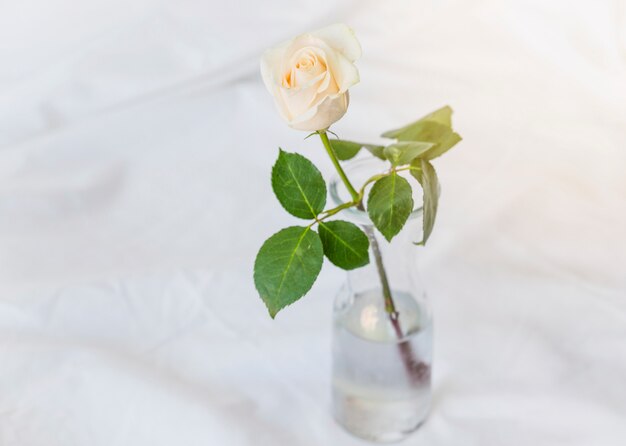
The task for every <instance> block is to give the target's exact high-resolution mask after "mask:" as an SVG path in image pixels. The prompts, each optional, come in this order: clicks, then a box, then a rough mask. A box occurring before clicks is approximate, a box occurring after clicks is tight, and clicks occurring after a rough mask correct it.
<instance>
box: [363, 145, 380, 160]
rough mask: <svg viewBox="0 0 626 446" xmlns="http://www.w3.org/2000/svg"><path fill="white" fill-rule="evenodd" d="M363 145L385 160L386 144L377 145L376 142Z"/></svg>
mask: <svg viewBox="0 0 626 446" xmlns="http://www.w3.org/2000/svg"><path fill="white" fill-rule="evenodd" d="M363 147H365V148H366V149H367V150H368V151H369V152H370V153H371V154H372V155H374V156H375V157H376V158H380V159H381V160H383V161H384V160H385V154H384V150H385V146H377V145H375V144H364V145H363Z"/></svg>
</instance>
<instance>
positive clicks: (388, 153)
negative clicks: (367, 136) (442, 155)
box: [384, 141, 434, 166]
mask: <svg viewBox="0 0 626 446" xmlns="http://www.w3.org/2000/svg"><path fill="white" fill-rule="evenodd" d="M433 146H434V144H432V143H429V142H421V141H402V142H397V143H395V144H390V145H388V146H387V147H385V151H384V154H385V158H387V159H388V160H389V161H390V162H391V164H392V165H394V166H401V165H403V164H409V163H410V162H411V161H413V159H415V158H417V157H418V156H420V155H422V154H423V153H425V152H427V151H428V150H429V149H431V148H432V147H433Z"/></svg>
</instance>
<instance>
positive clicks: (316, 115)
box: [289, 92, 350, 132]
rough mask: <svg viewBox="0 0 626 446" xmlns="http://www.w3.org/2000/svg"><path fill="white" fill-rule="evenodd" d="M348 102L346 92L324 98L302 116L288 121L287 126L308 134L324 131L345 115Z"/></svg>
mask: <svg viewBox="0 0 626 446" xmlns="http://www.w3.org/2000/svg"><path fill="white" fill-rule="evenodd" d="M349 102H350V97H349V95H348V92H346V93H342V94H338V95H335V96H326V98H325V99H324V100H323V101H322V102H321V103H320V104H318V105H317V106H315V107H311V108H310V109H309V110H307V112H306V113H304V114H303V115H301V116H298V117H297V118H295V119H293V120H291V121H289V126H290V127H291V128H294V129H296V130H306V131H309V132H315V131H317V130H325V129H327V128H328V127H330V126H331V124H333V123H334V122H336V121H338V120H339V119H341V117H342V116H343V115H345V113H346V110H347V109H348V103H349Z"/></svg>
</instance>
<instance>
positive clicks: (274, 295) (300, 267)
mask: <svg viewBox="0 0 626 446" xmlns="http://www.w3.org/2000/svg"><path fill="white" fill-rule="evenodd" d="M323 261H324V251H323V248H322V242H321V240H320V237H319V235H317V233H316V232H315V231H313V230H312V229H311V228H308V227H302V226H290V227H288V228H285V229H283V230H281V231H279V232H277V233H276V234H274V235H272V236H271V237H270V238H268V239H267V240H266V241H265V243H263V246H261V249H260V250H259V253H258V254H257V256H256V260H255V262H254V284H255V286H256V289H257V291H258V292H259V295H260V296H261V299H263V302H265V305H266V306H267V309H268V310H269V313H270V316H271V317H272V318H274V317H275V316H276V314H277V313H278V312H279V311H280V310H281V309H283V308H285V307H286V306H287V305H290V304H292V303H294V302H295V301H297V300H298V299H300V298H301V297H302V296H304V295H305V294H306V293H307V292H308V291H309V290H310V289H311V287H312V286H313V283H314V282H315V279H316V278H317V275H318V274H319V272H320V270H321V269H322V263H323Z"/></svg>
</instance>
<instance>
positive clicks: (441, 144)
mask: <svg viewBox="0 0 626 446" xmlns="http://www.w3.org/2000/svg"><path fill="white" fill-rule="evenodd" d="M382 136H383V137H385V138H392V139H397V140H398V141H424V142H430V143H433V144H434V146H433V147H432V148H431V149H430V150H428V151H427V152H425V153H424V154H423V157H424V158H426V159H428V160H431V159H433V158H437V157H438V156H441V155H443V154H444V153H445V152H447V151H448V150H450V149H451V148H452V147H454V146H455V145H456V144H457V143H458V142H459V141H461V136H459V134H458V133H456V132H454V131H453V130H452V109H451V108H450V107H448V106H445V107H443V108H440V109H439V110H437V111H435V112H433V113H431V114H429V115H426V116H424V117H423V118H421V119H418V120H417V121H415V122H413V123H411V124H408V125H406V126H404V127H401V128H399V129H395V130H389V131H388V132H385V133H383V135H382Z"/></svg>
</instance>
